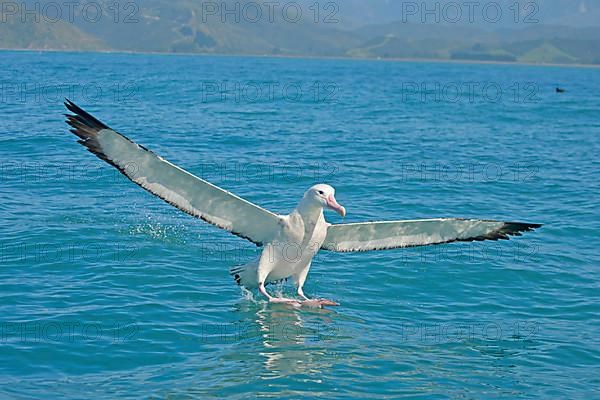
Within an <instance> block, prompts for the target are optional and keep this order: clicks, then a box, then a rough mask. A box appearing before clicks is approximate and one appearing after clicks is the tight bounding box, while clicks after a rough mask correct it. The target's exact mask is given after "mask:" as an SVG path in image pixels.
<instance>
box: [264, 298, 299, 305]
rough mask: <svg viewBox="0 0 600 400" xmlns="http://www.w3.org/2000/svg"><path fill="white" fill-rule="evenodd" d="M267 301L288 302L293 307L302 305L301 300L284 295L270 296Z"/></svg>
mask: <svg viewBox="0 0 600 400" xmlns="http://www.w3.org/2000/svg"><path fill="white" fill-rule="evenodd" d="M269 303H277V304H289V305H291V306H294V307H300V306H301V305H302V303H301V302H299V301H298V300H294V299H286V298H284V297H271V298H270V299H269Z"/></svg>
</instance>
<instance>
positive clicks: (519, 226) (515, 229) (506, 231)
mask: <svg viewBox="0 0 600 400" xmlns="http://www.w3.org/2000/svg"><path fill="white" fill-rule="evenodd" d="M541 227H542V224H531V223H526V222H505V223H504V225H503V226H502V228H500V229H499V230H498V231H496V232H495V234H494V236H496V238H497V239H508V238H509V236H523V235H522V232H531V231H533V230H535V229H538V228H541Z"/></svg>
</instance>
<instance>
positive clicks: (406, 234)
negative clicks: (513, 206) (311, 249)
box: [322, 218, 541, 252]
mask: <svg viewBox="0 0 600 400" xmlns="http://www.w3.org/2000/svg"><path fill="white" fill-rule="evenodd" d="M540 226H541V225H539V224H525V223H521V222H501V221H485V220H478V219H459V218H443V219H422V220H414V221H389V222H387V221H386V222H364V223H356V224H341V225H330V226H329V227H328V228H327V237H326V238H325V242H324V243H323V245H322V248H323V249H325V250H331V251H340V252H349V251H369V250H384V249H395V248H398V247H414V246H427V245H431V244H441V243H450V242H470V241H479V240H498V239H508V237H509V236H511V235H512V236H521V232H527V231H532V230H533V229H535V228H539V227H540Z"/></svg>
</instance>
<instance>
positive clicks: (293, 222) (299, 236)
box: [65, 100, 541, 307]
mask: <svg viewBox="0 0 600 400" xmlns="http://www.w3.org/2000/svg"><path fill="white" fill-rule="evenodd" d="M65 106H66V107H67V109H69V111H71V112H72V113H73V114H65V116H66V117H67V123H68V124H69V125H70V126H71V127H72V129H71V132H73V133H74V134H75V135H77V136H78V137H79V139H80V140H79V143H81V144H82V145H84V146H85V147H86V148H87V149H88V150H89V151H90V152H92V153H93V154H95V155H96V156H98V157H99V158H101V159H102V160H104V161H106V162H107V163H109V164H111V165H112V166H114V167H115V168H117V169H118V170H119V171H120V172H121V173H122V174H123V175H125V176H126V177H127V178H129V179H130V180H131V181H133V182H134V183H136V184H138V185H139V186H141V187H142V188H144V189H146V190H147V191H148V192H150V193H152V194H153V195H155V196H158V197H159V198H161V199H162V200H164V201H166V202H167V203H169V204H171V205H173V206H175V207H177V208H178V209H180V210H181V211H184V212H186V213H188V214H190V215H192V216H194V217H197V218H200V219H202V220H204V221H206V222H208V223H211V224H213V225H215V226H217V227H219V228H222V229H224V230H226V231H229V232H231V233H233V234H235V235H237V236H241V237H243V238H245V239H248V240H249V241H251V242H253V243H255V244H256V245H258V246H263V247H264V249H263V251H262V253H261V255H260V257H258V259H256V260H255V261H252V262H250V263H248V264H245V265H240V266H235V267H233V268H232V269H231V275H233V277H234V278H235V280H236V282H237V283H238V284H239V285H242V286H244V287H246V288H249V289H253V288H258V290H259V291H260V293H262V294H263V295H264V296H265V297H266V298H267V299H268V300H269V302H273V303H288V304H292V305H294V306H300V305H308V306H316V307H323V306H326V305H330V306H333V305H338V304H337V303H335V302H333V301H330V300H325V299H313V300H311V299H308V298H307V297H306V296H305V295H304V292H303V290H302V287H303V286H304V282H305V281H306V277H307V275H308V270H309V269H310V265H311V261H312V259H313V257H314V255H315V254H316V253H317V252H318V251H319V250H320V249H324V250H330V251H337V252H351V251H368V250H383V249H395V248H402V247H412V246H426V245H434V244H441V243H450V242H456V241H463V242H466V241H480V240H498V239H508V238H509V235H515V236H520V235H521V232H526V231H531V230H533V229H535V228H539V227H540V226H541V225H540V224H528V223H520V222H501V221H488V220H478V219H460V218H439V219H423V220H414V221H385V222H384V221H382V222H363V223H350V224H339V225H338V224H334V225H332V224H329V223H328V222H327V221H325V218H324V215H323V210H324V209H329V210H333V211H335V212H337V213H339V214H340V215H341V216H342V217H344V216H345V215H346V209H345V208H344V207H342V206H341V205H339V204H338V202H337V201H336V199H335V190H334V189H333V188H332V187H331V186H329V185H325V184H318V185H315V186H313V187H311V188H310V189H308V190H307V191H306V193H305V194H304V197H303V198H302V199H301V200H300V203H299V204H298V206H297V207H296V209H295V210H294V211H292V212H291V213H290V214H288V215H278V214H274V213H272V212H270V211H267V210H265V209H263V208H261V207H259V206H257V205H255V204H252V203H250V202H248V201H246V200H244V199H242V198H240V197H238V196H236V195H234V194H232V193H230V192H228V191H226V190H224V189H221V188H219V187H217V186H215V185H213V184H211V183H209V182H207V181H205V180H203V179H200V178H198V177H196V176H194V175H192V174H190V173H189V172H187V171H185V170H183V169H181V168H179V167H178V166H176V165H173V164H171V163H170V162H168V161H166V160H164V159H163V158H161V157H160V156H158V155H156V154H154V153H153V152H151V151H149V150H148V149H146V148H145V147H143V146H141V145H138V144H136V143H134V142H132V141H131V140H129V139H128V138H126V137H125V136H123V135H121V134H120V133H118V132H116V131H114V130H112V129H111V128H109V127H108V126H106V125H105V124H103V123H102V122H100V121H99V120H97V119H96V118H94V117H93V116H92V115H90V114H89V113H87V112H86V111H84V110H82V109H81V108H80V107H78V106H77V105H75V104H74V103H72V102H71V101H69V100H66V102H65ZM290 277H291V278H292V279H293V280H294V282H295V284H296V288H297V293H298V296H299V297H300V300H296V299H288V298H278V297H273V296H271V295H270V294H269V293H268V292H267V290H266V289H265V285H266V284H268V283H271V282H276V281H279V280H282V279H287V278H290Z"/></svg>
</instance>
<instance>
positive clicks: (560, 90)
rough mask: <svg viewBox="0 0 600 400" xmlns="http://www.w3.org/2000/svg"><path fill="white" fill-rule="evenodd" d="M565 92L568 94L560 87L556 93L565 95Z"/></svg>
mask: <svg viewBox="0 0 600 400" xmlns="http://www.w3.org/2000/svg"><path fill="white" fill-rule="evenodd" d="M564 92H566V90H565V89H563V88H559V87H557V88H556V93H564Z"/></svg>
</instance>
